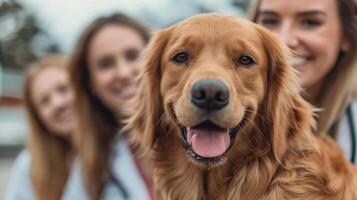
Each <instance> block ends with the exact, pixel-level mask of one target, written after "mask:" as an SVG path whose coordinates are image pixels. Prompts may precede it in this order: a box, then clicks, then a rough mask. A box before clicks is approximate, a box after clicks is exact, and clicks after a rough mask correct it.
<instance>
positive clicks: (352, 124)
mask: <svg viewBox="0 0 357 200" xmlns="http://www.w3.org/2000/svg"><path fill="white" fill-rule="evenodd" d="M347 120H348V125H349V127H350V136H351V158H350V161H351V162H352V163H355V161H356V160H355V157H356V126H355V120H354V116H353V111H352V104H350V105H349V106H348V107H347Z"/></svg>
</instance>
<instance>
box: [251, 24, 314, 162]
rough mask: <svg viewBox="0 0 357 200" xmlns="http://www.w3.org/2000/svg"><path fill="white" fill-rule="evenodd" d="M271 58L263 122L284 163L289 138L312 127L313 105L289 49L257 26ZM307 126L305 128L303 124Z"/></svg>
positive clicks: (274, 148)
mask: <svg viewBox="0 0 357 200" xmlns="http://www.w3.org/2000/svg"><path fill="white" fill-rule="evenodd" d="M257 29H258V32H259V33H260V35H261V38H262V41H263V45H264V48H265V53H266V57H267V59H268V65H269V66H268V77H267V85H266V89H265V90H266V95H265V98H264V99H265V100H264V103H263V108H262V109H261V110H260V112H262V113H260V114H261V115H263V116H265V117H264V118H265V119H266V120H262V119H261V121H260V122H259V123H260V125H261V127H262V129H263V130H262V131H263V132H264V134H266V136H265V137H266V138H269V141H270V146H271V151H272V152H273V155H274V157H275V159H276V160H277V161H278V162H280V160H281V158H282V155H283V154H284V153H285V151H286V148H287V138H288V137H291V135H293V134H294V133H297V132H299V131H300V132H301V131H302V130H306V129H308V128H310V127H309V126H310V125H311V123H313V119H312V111H311V110H312V108H311V106H309V104H308V103H307V102H306V101H305V100H304V99H303V98H302V97H301V95H300V92H301V88H300V86H299V84H298V79H297V74H296V73H295V71H294V70H293V68H292V67H291V66H289V64H288V58H289V55H288V52H289V51H288V49H287V47H285V46H284V45H283V44H282V43H280V42H279V40H278V39H277V37H276V36H275V35H273V33H271V32H270V31H268V30H266V29H265V28H262V27H259V26H257ZM303 126H304V127H303Z"/></svg>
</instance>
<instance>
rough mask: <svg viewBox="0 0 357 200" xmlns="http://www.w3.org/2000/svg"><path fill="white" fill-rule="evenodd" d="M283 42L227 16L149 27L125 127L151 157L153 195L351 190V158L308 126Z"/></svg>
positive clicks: (338, 194)
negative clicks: (149, 35)
mask: <svg viewBox="0 0 357 200" xmlns="http://www.w3.org/2000/svg"><path fill="white" fill-rule="evenodd" d="M286 52H287V51H286V50H284V47H283V46H282V45H281V44H280V43H279V41H278V39H277V38H276V37H275V36H274V35H273V34H271V33H270V32H269V31H267V30H266V29H264V28H262V27H260V26H258V25H255V24H253V23H251V22H249V21H247V20H244V19H239V18H237V17H233V16H224V15H218V14H203V15H198V16H194V17H192V18H189V19H187V20H184V21H183V22H180V23H178V24H176V25H173V26H171V27H169V28H166V29H163V30H161V31H159V32H158V33H156V34H155V36H154V37H153V39H152V41H151V42H150V44H149V46H148V47H147V49H146V52H145V54H144V56H146V57H145V58H144V59H146V60H145V62H146V63H145V70H144V73H143V74H142V77H141V78H142V79H141V85H140V88H139V92H138V95H137V96H136V98H135V99H134V104H133V105H132V112H133V113H132V116H131V117H130V118H129V119H128V120H127V125H126V129H127V130H130V133H131V134H132V135H131V137H132V138H131V139H132V141H133V142H134V143H137V144H139V145H140V146H141V147H142V148H143V149H145V150H148V151H146V152H149V153H150V155H151V156H152V158H153V162H154V183H155V188H156V189H155V192H156V195H157V199H159V200H161V199H164V200H166V199H168V200H191V199H193V200H196V199H197V200H202V199H204V200H206V199H207V200H215V199H222V200H225V199H231V200H255V199H263V200H265V199H266V200H268V199H269V200H270V199H271V200H280V199H281V200H286V199H301V200H327V199H334V200H335V199H346V200H353V199H357V179H356V171H355V169H354V167H353V166H352V164H350V163H349V162H348V161H346V160H345V159H344V158H343V154H342V152H341V150H340V149H339V148H338V147H337V145H336V144H335V143H334V142H333V141H332V140H331V139H328V138H327V137H326V138H317V137H315V136H314V126H315V121H314V113H313V108H312V106H311V105H310V104H308V103H307V102H306V101H305V100H304V99H303V98H302V97H301V96H300V93H301V91H300V87H299V86H298V83H297V78H296V77H297V76H296V74H295V71H294V70H293V69H292V68H291V67H290V66H289V65H288V63H287V59H288V55H286V54H287V53H286Z"/></svg>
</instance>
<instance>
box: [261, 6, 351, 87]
mask: <svg viewBox="0 0 357 200" xmlns="http://www.w3.org/2000/svg"><path fill="white" fill-rule="evenodd" d="M257 23H258V24H261V25H263V26H265V27H266V28H268V29H270V30H271V31H273V32H274V33H276V34H277V35H278V36H279V38H280V39H281V40H282V41H283V42H284V43H285V44H286V45H287V46H288V47H289V48H290V49H291V50H292V51H293V54H294V58H293V59H292V60H291V65H292V66H293V67H295V69H297V71H299V72H300V73H299V75H300V76H299V80H300V84H301V85H302V86H303V87H304V88H307V89H311V88H314V87H316V85H320V84H322V83H321V82H320V81H321V80H322V79H323V78H324V77H325V76H326V75H327V74H328V73H329V72H330V70H331V69H332V68H333V66H334V65H335V63H336V61H337V57H338V54H339V52H340V50H341V49H344V50H346V48H347V46H348V43H347V41H346V39H344V37H343V33H342V27H341V23H340V18H339V13H338V8H337V2H336V0H313V1H311V0H298V1H287V0H262V1H261V4H260V7H259V9H258V17H257Z"/></svg>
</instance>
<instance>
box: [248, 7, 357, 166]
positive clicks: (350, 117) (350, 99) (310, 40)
mask: <svg viewBox="0 0 357 200" xmlns="http://www.w3.org/2000/svg"><path fill="white" fill-rule="evenodd" d="M356 12H357V8H356V2H354V1H353V0H314V1H310V0H299V1H286V0H260V1H257V4H256V6H255V8H254V10H253V14H252V19H253V20H254V21H255V22H257V23H258V24H261V25H263V26H265V27H266V28H268V29H270V30H271V31H273V32H274V33H276V34H277V35H278V36H279V38H281V40H282V41H283V42H284V43H285V44H286V45H287V46H288V47H289V48H290V49H291V50H292V53H293V56H294V58H293V59H292V60H291V65H292V66H293V67H294V68H295V69H296V70H297V71H298V72H299V79H300V83H301V85H302V86H303V88H304V89H305V90H306V93H305V94H304V95H305V97H306V99H307V100H308V101H310V102H311V103H312V104H313V105H315V106H316V107H318V108H321V109H322V110H321V112H319V117H318V126H317V128H318V131H317V132H318V133H329V134H330V135H331V136H332V137H334V138H335V139H336V140H337V142H338V143H339V144H340V145H341V147H342V148H343V150H344V151H345V155H346V157H347V158H349V159H350V160H351V161H352V162H355V161H356V159H357V155H356V154H357V148H356V141H357V140H356V136H357V135H356V134H357V133H356V131H357V130H356V125H357V102H356V101H355V100H356V91H357V49H356V47H357V17H356V16H357V13H356Z"/></svg>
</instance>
